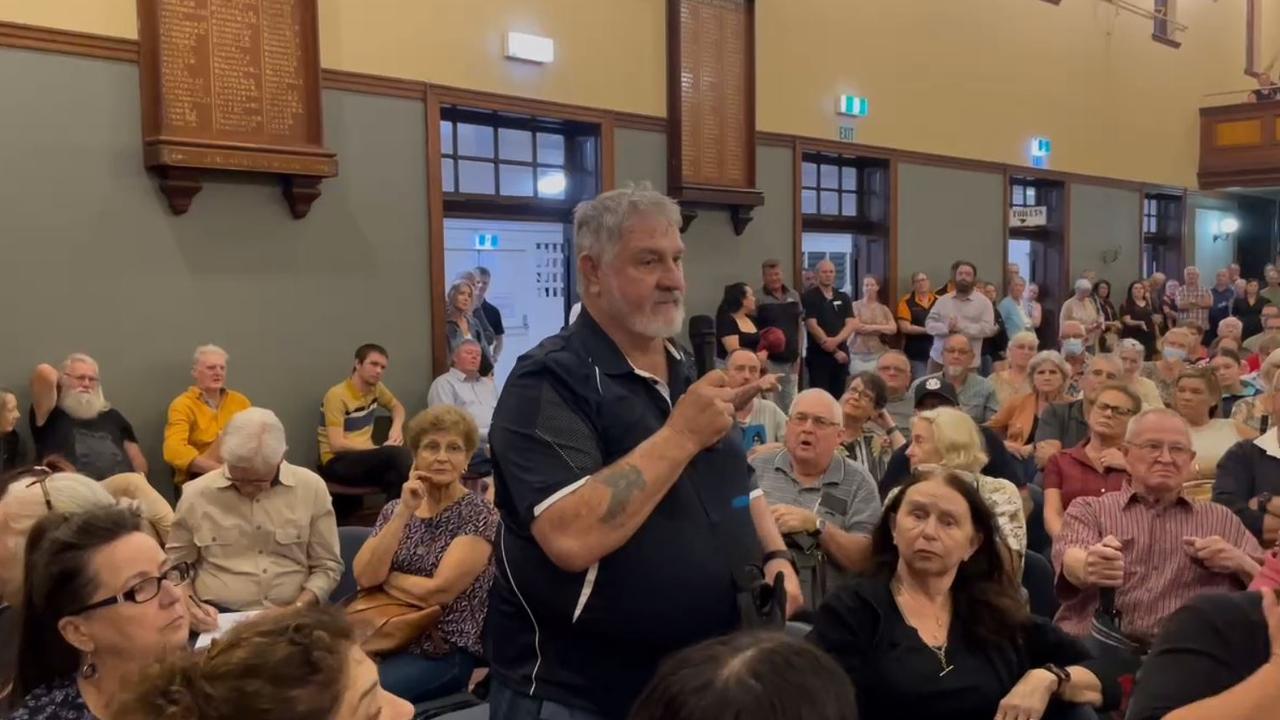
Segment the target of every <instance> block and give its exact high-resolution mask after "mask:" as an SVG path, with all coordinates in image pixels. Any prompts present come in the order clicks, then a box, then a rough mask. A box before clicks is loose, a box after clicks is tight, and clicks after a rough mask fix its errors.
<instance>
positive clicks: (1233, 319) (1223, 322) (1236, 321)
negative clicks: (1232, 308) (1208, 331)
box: [1218, 316, 1244, 332]
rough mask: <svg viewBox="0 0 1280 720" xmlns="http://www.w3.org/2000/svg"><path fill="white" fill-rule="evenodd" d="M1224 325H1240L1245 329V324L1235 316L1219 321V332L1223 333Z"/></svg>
mask: <svg viewBox="0 0 1280 720" xmlns="http://www.w3.org/2000/svg"><path fill="white" fill-rule="evenodd" d="M1223 325H1239V326H1240V327H1241V328H1242V329H1243V328H1244V323H1243V322H1242V321H1241V320H1240V318H1238V317H1234V316H1228V317H1224V318H1222V319H1221V320H1219V321H1218V332H1222V326H1223Z"/></svg>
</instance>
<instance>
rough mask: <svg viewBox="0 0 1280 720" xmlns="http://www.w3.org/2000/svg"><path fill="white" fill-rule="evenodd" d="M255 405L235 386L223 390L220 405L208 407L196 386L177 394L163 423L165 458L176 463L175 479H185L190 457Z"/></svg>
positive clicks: (180, 482) (205, 447) (199, 453)
mask: <svg viewBox="0 0 1280 720" xmlns="http://www.w3.org/2000/svg"><path fill="white" fill-rule="evenodd" d="M252 406H253V405H252V403H250V402H249V398H247V397H245V396H244V395H241V394H240V393H238V392H236V391H235V390H223V391H222V402H220V403H218V407H217V408H212V407H209V404H208V403H206V402H205V401H204V393H202V392H200V388H198V387H194V386H192V387H189V388H187V391H186V392H184V393H182V394H181V395H179V396H178V397H176V398H174V399H173V402H171V403H169V419H168V421H167V422H165V424H164V461H165V462H166V463H168V464H169V465H171V466H173V470H174V473H175V475H174V479H173V481H174V482H175V483H177V484H179V485H181V484H182V483H185V482H186V481H187V479H188V476H187V466H189V465H190V464H191V461H192V460H195V459H196V458H197V457H199V456H200V455H201V454H203V453H204V451H205V450H208V449H209V446H211V445H213V443H214V441H216V440H217V439H218V436H220V435H221V434H222V431H223V430H224V429H226V427H227V423H229V422H231V418H232V417H233V416H234V415H235V414H236V413H238V412H240V411H241V410H247V409H249V408H250V407H252Z"/></svg>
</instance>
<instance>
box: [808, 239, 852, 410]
mask: <svg viewBox="0 0 1280 720" xmlns="http://www.w3.org/2000/svg"><path fill="white" fill-rule="evenodd" d="M816 274H817V277H818V284H817V285H815V286H814V287H812V288H810V289H808V290H805V291H804V295H802V296H800V302H801V304H802V305H804V325H805V328H806V329H807V330H808V331H809V349H808V352H807V353H805V358H804V360H805V367H806V368H808V370H809V387H816V388H822V389H823V390H826V391H827V392H829V393H831V397H840V396H841V395H843V394H844V384H845V378H847V377H848V374H849V373H848V369H847V366H848V365H849V355H848V353H846V352H845V344H844V343H845V341H846V340H848V339H849V336H850V335H852V334H853V333H854V331H855V330H857V329H858V321H857V320H856V319H855V318H854V317H853V300H851V299H849V295H848V294H847V293H845V292H844V291H843V290H839V289H837V288H836V286H835V284H836V266H835V264H834V263H832V262H831V261H830V260H823V261H822V262H820V263H818V267H817V268H816Z"/></svg>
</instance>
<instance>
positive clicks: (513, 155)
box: [498, 128, 533, 162]
mask: <svg viewBox="0 0 1280 720" xmlns="http://www.w3.org/2000/svg"><path fill="white" fill-rule="evenodd" d="M498 157H500V158H502V159H503V160H523V161H525V162H533V133H531V132H529V131H528V130H511V129H510V128H499V129H498Z"/></svg>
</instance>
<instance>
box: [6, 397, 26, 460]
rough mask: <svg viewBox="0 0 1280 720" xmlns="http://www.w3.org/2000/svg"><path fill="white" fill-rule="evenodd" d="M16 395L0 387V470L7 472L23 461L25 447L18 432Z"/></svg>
mask: <svg viewBox="0 0 1280 720" xmlns="http://www.w3.org/2000/svg"><path fill="white" fill-rule="evenodd" d="M21 418H22V411H21V410H19V409H18V396H17V395H16V394H15V393H14V392H13V391H12V390H10V389H9V388H3V387H0V472H9V471H10V470H12V469H14V468H16V467H18V466H19V465H21V464H22V463H23V461H24V456H25V455H26V449H25V448H24V447H23V445H22V436H21V435H19V434H18V420H19V419H21Z"/></svg>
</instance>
